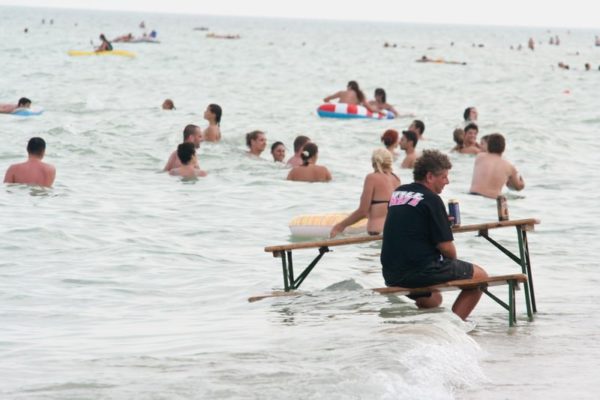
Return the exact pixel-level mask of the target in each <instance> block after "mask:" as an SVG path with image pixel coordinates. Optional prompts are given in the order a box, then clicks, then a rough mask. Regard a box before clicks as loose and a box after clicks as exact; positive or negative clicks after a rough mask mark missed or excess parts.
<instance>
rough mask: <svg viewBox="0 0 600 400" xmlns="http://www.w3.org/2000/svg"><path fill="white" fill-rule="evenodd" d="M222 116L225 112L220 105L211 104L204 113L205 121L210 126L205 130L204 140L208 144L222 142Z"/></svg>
mask: <svg viewBox="0 0 600 400" xmlns="http://www.w3.org/2000/svg"><path fill="white" fill-rule="evenodd" d="M221 115H223V110H222V109H221V107H220V106H219V105H218V104H209V105H208V107H206V110H205V111H204V119H205V120H207V121H208V126H207V127H206V129H204V140H205V141H207V142H218V141H220V140H221Z"/></svg>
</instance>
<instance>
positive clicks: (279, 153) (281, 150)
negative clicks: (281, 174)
mask: <svg viewBox="0 0 600 400" xmlns="http://www.w3.org/2000/svg"><path fill="white" fill-rule="evenodd" d="M271 155H272V156H273V161H275V162H280V163H282V162H284V160H285V146H284V144H283V143H281V142H275V143H273V145H272V146H271Z"/></svg>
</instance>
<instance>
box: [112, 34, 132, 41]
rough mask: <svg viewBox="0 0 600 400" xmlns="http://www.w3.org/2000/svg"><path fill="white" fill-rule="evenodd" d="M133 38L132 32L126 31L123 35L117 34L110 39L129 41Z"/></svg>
mask: <svg viewBox="0 0 600 400" xmlns="http://www.w3.org/2000/svg"><path fill="white" fill-rule="evenodd" d="M132 40H133V34H132V33H127V34H125V35H121V36H117V37H116V38H114V39H113V40H112V41H113V42H131V41H132Z"/></svg>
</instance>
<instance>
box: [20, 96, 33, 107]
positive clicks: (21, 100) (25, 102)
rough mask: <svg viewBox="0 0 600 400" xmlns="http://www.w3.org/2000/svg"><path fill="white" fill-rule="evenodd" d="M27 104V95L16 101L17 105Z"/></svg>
mask: <svg viewBox="0 0 600 400" xmlns="http://www.w3.org/2000/svg"><path fill="white" fill-rule="evenodd" d="M27 104H31V100H29V99H28V98H27V97H21V98H20V99H19V102H18V103H17V107H21V106H26V105H27Z"/></svg>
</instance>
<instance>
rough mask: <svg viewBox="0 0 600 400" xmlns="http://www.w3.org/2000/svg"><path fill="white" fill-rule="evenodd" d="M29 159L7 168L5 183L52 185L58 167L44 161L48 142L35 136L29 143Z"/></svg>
mask: <svg viewBox="0 0 600 400" xmlns="http://www.w3.org/2000/svg"><path fill="white" fill-rule="evenodd" d="M27 154H28V157H27V161H25V162H22V163H19V164H13V165H11V166H10V167H8V169H7V170H6V174H5V175H4V183H22V184H26V185H39V186H46V187H50V186H52V184H53V183H54V178H56V168H54V166H52V165H50V164H47V163H45V162H42V159H43V158H44V155H45V154H46V142H45V141H44V139H42V138H40V137H33V138H31V139H29V142H28V143H27Z"/></svg>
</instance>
